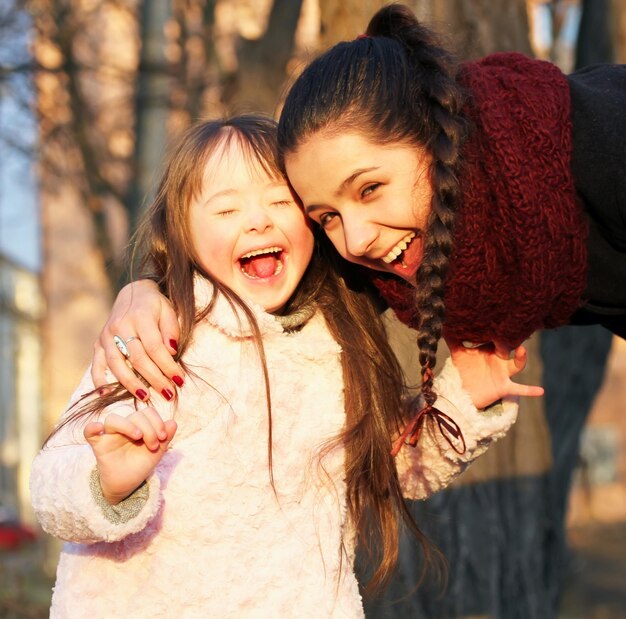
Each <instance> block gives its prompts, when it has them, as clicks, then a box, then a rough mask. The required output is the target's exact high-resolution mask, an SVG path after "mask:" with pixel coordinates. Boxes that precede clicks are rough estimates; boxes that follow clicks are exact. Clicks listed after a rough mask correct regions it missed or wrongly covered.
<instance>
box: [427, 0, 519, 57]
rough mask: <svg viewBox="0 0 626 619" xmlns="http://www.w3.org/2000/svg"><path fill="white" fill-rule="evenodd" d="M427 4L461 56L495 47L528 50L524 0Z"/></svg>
mask: <svg viewBox="0 0 626 619" xmlns="http://www.w3.org/2000/svg"><path fill="white" fill-rule="evenodd" d="M420 4H426V3H420ZM427 4H429V5H430V14H431V17H432V20H433V23H434V24H435V25H436V26H437V28H438V29H439V30H440V32H442V33H444V34H446V35H447V36H448V37H449V38H450V39H451V40H452V41H453V44H454V46H455V48H456V53H457V54H458V55H459V57H461V58H479V57H481V56H485V55H486V54H490V53H492V52H495V51H518V52H523V53H525V54H530V53H531V51H530V42H529V39H528V17H527V13H526V0H508V1H507V2H493V0H445V1H443V2H442V1H439V0H429V2H428V3H427Z"/></svg>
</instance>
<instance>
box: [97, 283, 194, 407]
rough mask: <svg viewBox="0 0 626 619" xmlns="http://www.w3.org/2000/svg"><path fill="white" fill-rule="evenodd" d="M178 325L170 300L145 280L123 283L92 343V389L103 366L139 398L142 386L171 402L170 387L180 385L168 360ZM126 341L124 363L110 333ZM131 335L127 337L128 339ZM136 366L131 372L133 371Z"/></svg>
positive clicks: (178, 372)
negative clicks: (139, 376) (147, 386)
mask: <svg viewBox="0 0 626 619" xmlns="http://www.w3.org/2000/svg"><path fill="white" fill-rule="evenodd" d="M179 333H180V331H179V327H178V320H177V318H176V314H175V313H174V310H173V308H172V306H171V305H170V303H169V301H168V300H167V299H166V298H165V297H164V296H163V295H162V294H160V293H159V290H158V288H157V285H156V284H155V283H154V282H152V281H150V280H139V281H136V282H132V283H130V284H127V285H126V286H124V288H122V290H120V292H119V294H118V295H117V299H116V300H115V303H114V304H113V308H112V310H111V316H110V317H109V320H108V321H107V323H106V324H105V325H104V328H103V329H102V331H101V333H100V337H99V338H98V340H97V341H96V343H95V345H94V354H93V359H92V368H91V376H92V378H93V382H94V385H95V386H96V387H102V386H103V385H106V384H107V383H108V382H109V380H108V379H107V377H106V373H105V372H106V369H107V367H108V368H110V370H111V372H113V375H114V376H115V378H116V379H117V380H118V381H119V382H120V383H121V384H122V385H124V387H126V389H128V391H130V392H131V393H134V394H135V395H136V396H137V397H138V398H139V399H140V400H146V399H148V394H147V392H146V388H145V384H144V383H142V381H141V380H140V379H139V378H138V377H137V375H136V374H135V372H137V373H139V374H140V375H141V376H143V377H144V378H145V379H146V381H147V382H148V383H149V384H150V385H151V386H152V387H153V388H154V389H155V390H156V391H157V392H158V393H160V394H161V395H162V396H163V397H165V399H167V400H171V399H172V394H173V389H174V388H175V387H174V385H176V386H178V387H180V386H182V384H183V377H184V372H183V370H182V369H181V368H180V366H179V365H178V364H177V363H176V362H175V361H174V360H173V359H172V355H174V354H176V351H177V348H178V337H179ZM115 335H117V336H119V337H120V338H122V339H123V340H124V341H125V342H126V347H127V349H128V353H129V358H128V362H127V360H126V359H125V358H124V356H123V355H122V353H121V352H120V350H119V349H118V348H117V346H116V345H115V342H114V340H113V336H115ZM131 338H132V339H131ZM133 370H135V372H134V371H133Z"/></svg>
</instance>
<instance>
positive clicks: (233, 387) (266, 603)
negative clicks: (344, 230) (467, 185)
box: [31, 300, 517, 619]
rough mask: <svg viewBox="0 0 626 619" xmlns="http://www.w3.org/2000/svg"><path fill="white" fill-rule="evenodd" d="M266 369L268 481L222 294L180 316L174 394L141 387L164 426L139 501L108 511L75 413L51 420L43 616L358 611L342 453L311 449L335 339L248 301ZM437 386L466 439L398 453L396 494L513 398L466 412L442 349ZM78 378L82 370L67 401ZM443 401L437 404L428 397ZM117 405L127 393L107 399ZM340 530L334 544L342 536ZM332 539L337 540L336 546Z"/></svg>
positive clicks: (456, 468)
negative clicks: (150, 394) (50, 561)
mask: <svg viewBox="0 0 626 619" xmlns="http://www.w3.org/2000/svg"><path fill="white" fill-rule="evenodd" d="M256 315H257V317H258V320H259V325H260V328H261V331H262V333H263V338H264V344H265V353H266V355H267V365H268V369H269V373H270V381H271V396H272V423H273V426H272V427H273V471H274V482H275V490H276V492H275V493H274V491H273V490H272V486H271V484H270V479H269V475H268V462H267V429H268V420H267V410H266V402H265V389H264V383H263V379H262V375H261V370H260V366H259V361H258V356H257V353H256V350H255V348H254V345H253V344H252V342H251V339H250V334H249V332H248V330H247V329H246V328H242V327H241V325H240V324H239V321H238V319H237V316H236V315H235V314H234V312H233V311H232V309H231V308H230V306H229V305H228V304H227V303H226V302H225V301H223V300H222V301H220V302H218V304H217V306H216V308H215V311H214V312H213V313H212V314H211V316H209V318H208V319H206V320H205V321H204V322H203V323H202V324H200V325H198V326H197V328H196V329H195V331H194V341H193V344H192V346H191V347H190V349H189V351H188V352H187V354H186V355H185V360H186V362H187V363H188V364H189V365H190V366H192V367H193V369H194V371H195V372H196V373H197V375H198V377H197V378H192V377H188V378H187V380H186V383H185V386H184V387H183V388H182V389H181V390H180V397H179V400H178V405H177V406H176V407H175V408H174V406H172V405H170V404H169V403H166V402H165V401H164V400H161V399H158V398H157V397H155V398H154V400H153V403H154V405H155V406H156V408H157V409H158V410H159V412H160V413H161V415H162V416H163V417H164V418H167V417H170V416H175V418H176V420H177V422H178V431H177V433H176V435H175V437H174V439H173V441H172V443H171V446H170V449H169V451H168V452H167V453H166V454H165V456H164V457H163V459H162V461H161V462H160V464H159V465H158V467H157V469H156V471H155V473H154V474H153V475H152V476H151V477H150V479H149V480H148V487H149V498H148V500H147V502H146V503H145V505H144V506H143V508H142V509H141V511H140V512H139V514H138V515H136V516H135V517H134V518H132V519H131V520H129V521H128V522H125V523H121V524H113V523H112V522H111V521H110V520H108V519H107V518H106V517H105V516H104V512H103V511H102V509H101V508H100V507H99V506H98V504H97V503H96V502H95V500H94V499H93V498H92V493H91V491H90V487H89V479H90V475H91V474H92V472H93V470H94V467H95V459H94V456H93V453H92V451H91V448H90V447H89V446H88V445H87V444H86V443H85V441H84V439H83V438H82V428H81V427H77V426H74V428H72V429H67V428H66V429H64V430H62V431H60V432H59V433H58V434H57V435H55V437H54V438H53V440H52V441H51V442H50V443H49V444H48V446H47V447H46V448H45V449H43V450H42V451H41V452H40V454H39V455H38V456H37V458H36V460H35V462H34V465H33V470H32V475H31V491H32V501H33V505H34V508H35V511H36V513H37V517H38V518H39V521H40V522H41V524H42V526H43V528H44V529H45V530H46V531H47V532H49V533H51V534H52V535H55V536H57V537H59V538H61V539H63V540H67V541H68V542H69V543H67V544H65V546H64V548H63V551H62V554H61V559H60V563H59V566H58V571H57V581H56V585H55V588H54V595H53V600H52V610H51V616H52V617H62V618H68V619H80V618H83V617H84V618H89V619H100V618H104V617H107V618H109V617H110V618H113V617H120V618H121V617H124V618H127V617H137V618H142V617H146V618H147V617H151V618H152V617H177V618H179V617H180V618H203V619H204V618H207V617H211V618H213V617H216V618H220V619H221V618H227V617H232V618H237V619H241V618H242V617H246V618H249V617H258V618H263V619H266V618H268V617H281V618H288V617H298V618H304V617H311V618H313V617H315V618H316V619H318V618H320V617H337V618H338V617H350V618H354V617H363V608H362V604H361V598H360V595H359V591H358V587H357V581H356V578H355V576H354V572H353V558H354V539H353V531H352V528H351V526H350V523H349V522H348V521H347V519H346V505H345V493H346V487H345V483H344V452H343V449H342V448H341V447H335V448H334V449H333V450H332V451H331V452H330V453H329V454H327V455H326V456H325V457H324V458H323V459H322V461H321V462H320V460H319V450H320V447H321V446H323V445H324V444H325V443H326V442H327V441H328V440H329V439H331V438H333V437H334V436H336V435H337V434H338V433H339V432H340V431H341V430H342V429H343V426H344V422H345V413H344V409H343V393H342V387H343V386H342V371H341V364H340V349H339V346H338V345H337V344H336V342H335V341H334V340H333V339H332V337H331V336H330V334H329V333H328V331H327V329H326V326H325V323H324V320H323V319H322V317H321V316H318V315H316V316H314V317H313V318H312V319H311V320H310V321H309V322H308V323H307V324H306V325H305V326H304V328H303V329H302V330H301V331H299V332H296V333H287V332H284V331H283V329H282V327H281V326H280V325H279V323H278V322H277V321H276V320H275V318H274V317H273V316H271V315H268V314H265V313H263V312H262V311H260V310H256ZM436 386H437V390H438V392H439V393H441V394H443V395H444V396H445V399H446V400H448V401H449V402H454V405H455V407H454V408H452V407H450V406H448V409H447V412H448V413H449V414H450V415H452V416H453V417H454V418H455V419H456V421H457V423H458V424H459V425H460V426H461V428H462V431H463V433H464V436H465V440H466V443H467V452H466V453H465V454H464V455H463V456H458V455H457V454H456V453H455V452H454V451H452V450H451V449H450V448H449V447H448V445H447V443H445V442H444V441H443V440H442V439H441V438H439V437H438V436H437V433H435V432H432V431H427V432H425V433H424V435H423V436H422V438H421V440H420V445H421V448H418V449H411V448H409V447H404V448H403V449H402V451H401V454H400V456H399V457H398V467H399V471H400V476H401V480H402V482H403V485H404V488H405V490H406V494H407V496H410V497H414V498H415V497H420V498H421V497H426V496H428V495H429V494H432V493H433V492H435V491H436V490H438V489H440V488H442V487H443V486H445V485H447V484H448V483H449V482H450V481H451V480H452V478H453V477H455V476H456V475H458V474H459V473H460V472H461V471H462V470H463V469H464V468H465V466H466V464H467V462H468V461H470V460H472V459H473V458H475V457H476V456H477V455H479V454H480V453H482V452H483V451H484V450H485V449H486V447H487V445H488V444H489V443H490V442H491V440H493V439H494V438H497V437H499V436H502V435H503V434H504V433H505V432H506V430H507V429H508V427H509V426H510V425H511V424H512V423H513V421H514V420H515V415H516V412H517V406H516V404H515V403H514V402H505V405H504V407H503V412H502V413H501V414H499V415H485V414H481V413H479V412H478V411H477V410H476V409H475V408H474V407H473V406H472V404H471V401H470V399H469V397H468V395H467V394H466V393H465V392H464V391H463V390H462V388H461V384H460V379H459V376H458V373H457V372H456V370H455V368H454V366H452V365H451V364H448V365H447V366H446V367H445V368H444V370H443V372H442V375H441V376H440V377H439V378H438V379H437V385H436ZM91 388H92V383H91V382H90V378H89V374H88V373H87V374H86V375H85V378H84V379H83V381H82V383H81V384H80V386H79V388H78V389H77V391H76V394H75V396H74V398H73V399H74V400H75V399H76V398H77V397H78V396H79V395H80V394H82V393H85V392H87V391H89V390H90V389H91ZM441 404H442V405H443V406H445V405H446V402H445V401H444V399H443V398H442V401H441ZM113 409H115V411H116V412H117V413H120V414H128V413H130V412H131V411H133V410H134V409H133V407H132V406H130V405H128V404H120V405H116V406H115V407H112V408H111V409H109V410H108V411H107V412H111V410H113ZM342 541H343V545H342ZM342 548H343V550H342Z"/></svg>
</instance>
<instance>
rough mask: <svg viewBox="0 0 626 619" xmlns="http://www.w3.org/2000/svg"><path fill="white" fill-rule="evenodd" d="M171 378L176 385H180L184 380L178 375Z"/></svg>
mask: <svg viewBox="0 0 626 619" xmlns="http://www.w3.org/2000/svg"><path fill="white" fill-rule="evenodd" d="M172 380H173V381H174V383H175V384H176V386H177V387H182V386H183V383H184V382H185V381H184V380H183V379H182V378H181V377H180V376H178V375H177V376H172Z"/></svg>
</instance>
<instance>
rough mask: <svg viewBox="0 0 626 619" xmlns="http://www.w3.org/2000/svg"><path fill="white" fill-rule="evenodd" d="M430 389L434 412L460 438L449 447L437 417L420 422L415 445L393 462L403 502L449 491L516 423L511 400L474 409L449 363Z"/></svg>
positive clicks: (405, 448) (514, 403)
mask: <svg viewBox="0 0 626 619" xmlns="http://www.w3.org/2000/svg"><path fill="white" fill-rule="evenodd" d="M434 387H435V392H436V393H437V394H438V399H437V401H436V403H435V407H436V408H437V409H438V410H440V411H441V412H443V413H444V414H445V415H447V416H448V417H449V418H450V419H452V420H453V421H454V423H455V424H456V425H457V426H458V428H459V429H460V431H461V435H462V439H458V440H456V439H454V437H451V438H452V440H451V442H448V441H447V440H446V438H445V437H444V434H446V433H447V432H445V429H444V432H442V431H441V430H440V428H439V425H438V423H437V420H436V418H435V417H432V416H429V417H427V418H426V419H425V422H424V427H423V430H422V433H421V436H420V438H419V441H418V443H417V445H416V446H415V447H411V446H409V445H404V446H403V447H402V448H401V449H400V451H399V453H398V455H397V457H396V464H397V467H398V475H399V478H400V483H401V485H402V488H403V493H404V495H405V496H406V497H407V498H412V499H425V498H427V497H429V496H430V495H432V494H434V493H435V492H437V491H439V490H441V489H443V488H445V487H446V486H448V485H449V484H450V483H451V482H452V481H453V480H454V479H455V478H456V477H458V476H459V475H460V474H461V473H462V472H463V471H464V470H465V469H466V468H467V467H468V466H469V464H470V463H471V462H472V461H474V460H475V459H476V458H478V456H480V455H481V454H483V453H484V452H485V451H486V450H487V448H488V447H489V445H491V443H493V442H494V441H496V440H498V439H499V438H502V437H503V436H504V435H505V434H506V433H507V431H508V430H509V428H510V427H511V426H512V425H513V423H515V420H516V419H517V412H518V398H517V397H516V396H507V397H504V398H502V400H501V402H497V403H496V404H494V405H492V406H490V407H489V408H486V409H484V410H479V409H477V408H476V406H475V405H474V403H473V402H472V396H471V395H470V393H469V392H468V391H466V390H465V389H464V386H463V382H462V379H461V375H460V374H459V372H458V370H457V368H456V367H455V365H454V364H453V362H452V359H448V360H447V361H446V363H445V365H444V368H443V370H442V372H441V373H440V374H439V375H438V376H437V378H436V379H435V385H434ZM444 421H445V419H444Z"/></svg>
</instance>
